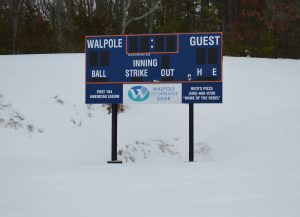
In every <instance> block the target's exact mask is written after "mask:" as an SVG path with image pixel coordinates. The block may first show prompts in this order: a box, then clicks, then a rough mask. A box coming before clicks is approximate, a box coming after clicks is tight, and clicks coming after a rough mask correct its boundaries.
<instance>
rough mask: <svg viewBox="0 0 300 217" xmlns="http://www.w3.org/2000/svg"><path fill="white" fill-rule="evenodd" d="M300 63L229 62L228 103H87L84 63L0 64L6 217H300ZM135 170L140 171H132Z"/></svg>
mask: <svg viewBox="0 0 300 217" xmlns="http://www.w3.org/2000/svg"><path fill="white" fill-rule="evenodd" d="M299 69H300V61H299V60H288V59H279V60H271V59H258V58H233V57H225V58H224V89H223V93H224V103H223V104H220V105H217V104H216V105H208V104H203V105H195V143H196V144H195V149H196V153H195V156H196V159H197V162H195V163H188V162H187V159H188V155H187V154H188V119H187V118H188V106H187V105H127V109H126V111H125V112H124V113H123V114H120V115H119V120H118V121H119V131H118V132H119V134H118V135H119V136H118V141H119V142H118V143H119V149H120V150H122V155H121V156H119V158H120V159H122V160H123V161H124V162H126V161H128V163H124V164H123V165H107V164H106V161H107V160H109V157H110V138H111V135H110V124H111V121H110V116H109V115H108V114H107V112H106V109H105V107H102V106H101V105H93V106H90V107H88V106H86V105H85V104H84V55H83V54H72V55H71V54H58V55H19V56H0V216H4V217H21V216H22V217H23V216H28V217H29V216H30V217H34V216H36V217H38V216H45V217H48V216H49V217H50V216H51V217H52V216H53V217H54V216H55V217H57V216H72V217H73V216H75V217H76V216H128V217H135V216H156V217H157V216H163V217H165V216H172V217H173V216H205V217H215V216H216V217H217V216H220V217H221V216H222V217H227V216H228V217H240V216H243V217H244V216H245V217H246V216H247V217H248V216H249V217H253V216H255V217H260V216H261V217H275V216H278V217H282V216H286V217H290V216H291V217H292V216H293V217H294V216H295V217H298V216H300V209H299V208H298V207H299V204H300V164H299V163H300V160H299V158H300V112H299V111H300V102H299V94H300V70H299ZM133 161H134V163H133Z"/></svg>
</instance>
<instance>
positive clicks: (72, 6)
mask: <svg viewBox="0 0 300 217" xmlns="http://www.w3.org/2000/svg"><path fill="white" fill-rule="evenodd" d="M209 31H222V32H224V54H225V55H232V56H246V55H250V56H256V57H272V58H300V0H235V1H234V0H0V54H27V53H60V52H84V36H85V35H102V34H124V33H125V34H131V33H169V32H209Z"/></svg>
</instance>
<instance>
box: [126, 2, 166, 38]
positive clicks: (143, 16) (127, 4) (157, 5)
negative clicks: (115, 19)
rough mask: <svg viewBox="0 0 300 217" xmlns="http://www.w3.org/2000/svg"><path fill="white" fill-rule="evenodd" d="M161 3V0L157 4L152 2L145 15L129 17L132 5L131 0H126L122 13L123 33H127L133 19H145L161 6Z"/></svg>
mask: <svg viewBox="0 0 300 217" xmlns="http://www.w3.org/2000/svg"><path fill="white" fill-rule="evenodd" d="M160 3H161V0H157V1H156V3H155V4H150V5H151V6H150V8H149V10H148V11H147V12H146V13H144V14H143V15H141V16H138V17H131V18H129V17H128V10H129V8H130V5H131V0H124V5H123V13H122V26H121V34H125V31H126V28H127V26H128V25H129V24H130V23H131V22H132V21H138V20H141V19H144V18H145V17H147V16H148V15H150V14H151V13H153V12H154V11H155V10H156V9H158V8H159V5H160Z"/></svg>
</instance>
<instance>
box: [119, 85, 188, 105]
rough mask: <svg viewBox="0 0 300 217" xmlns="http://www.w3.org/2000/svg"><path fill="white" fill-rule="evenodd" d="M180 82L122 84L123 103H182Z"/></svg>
mask: <svg viewBox="0 0 300 217" xmlns="http://www.w3.org/2000/svg"><path fill="white" fill-rule="evenodd" d="M181 90H182V89H181V84H124V85H123V93H124V94H123V103H133V104H145V103H148V104H149V103H151V104H172V103H182V98H181V96H182V93H181Z"/></svg>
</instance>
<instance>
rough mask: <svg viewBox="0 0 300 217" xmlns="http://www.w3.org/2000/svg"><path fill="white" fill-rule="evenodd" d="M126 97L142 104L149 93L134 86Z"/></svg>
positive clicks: (140, 87) (145, 89)
mask: <svg viewBox="0 0 300 217" xmlns="http://www.w3.org/2000/svg"><path fill="white" fill-rule="evenodd" d="M128 96H129V98H130V99H131V100H133V101H136V102H142V101H145V100H146V99H148V97H149V96H150V91H149V90H148V89H147V88H146V87H143V86H134V87H132V88H130V89H129V90H128Z"/></svg>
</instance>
